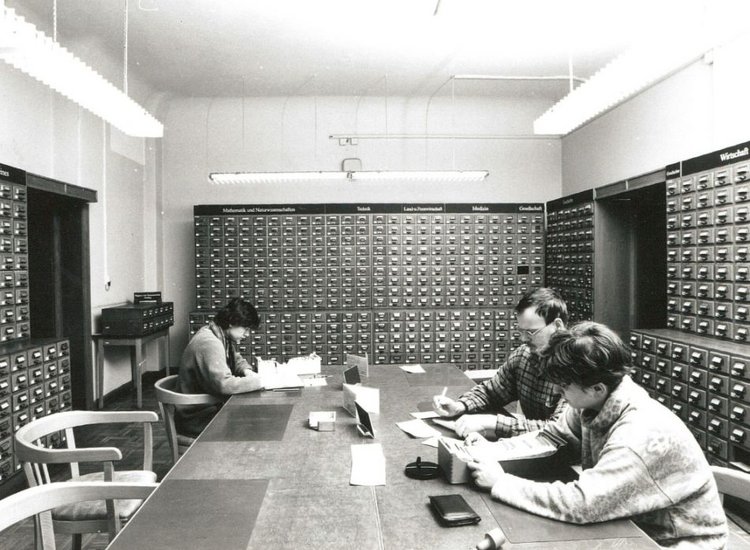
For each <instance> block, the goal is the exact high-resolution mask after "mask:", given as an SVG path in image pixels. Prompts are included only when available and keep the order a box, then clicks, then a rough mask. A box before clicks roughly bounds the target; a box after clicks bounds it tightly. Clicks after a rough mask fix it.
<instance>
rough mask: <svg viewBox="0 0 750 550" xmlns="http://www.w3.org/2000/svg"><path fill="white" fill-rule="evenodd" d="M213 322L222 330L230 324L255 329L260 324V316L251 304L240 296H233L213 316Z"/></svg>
mask: <svg viewBox="0 0 750 550" xmlns="http://www.w3.org/2000/svg"><path fill="white" fill-rule="evenodd" d="M214 323H216V324H217V325H219V326H220V327H221V328H223V329H224V330H226V329H228V328H229V327H230V326H234V327H247V328H249V329H251V330H255V329H256V328H258V327H259V326H260V316H259V315H258V311H257V310H256V309H255V306H254V305H253V304H251V303H250V302H247V301H245V300H243V299H242V298H233V299H232V300H231V301H230V302H229V303H228V304H227V305H225V306H224V308H223V309H221V310H220V311H219V312H218V313H217V314H216V315H215V316H214Z"/></svg>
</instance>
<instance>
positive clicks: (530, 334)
mask: <svg viewBox="0 0 750 550" xmlns="http://www.w3.org/2000/svg"><path fill="white" fill-rule="evenodd" d="M543 328H547V325H544V326H543V327H539V328H537V329H533V330H532V329H527V328H521V329H518V331H519V332H520V333H521V336H525V337H526V338H533V337H534V336H536V334H537V333H538V332H539V331H540V330H542V329H543Z"/></svg>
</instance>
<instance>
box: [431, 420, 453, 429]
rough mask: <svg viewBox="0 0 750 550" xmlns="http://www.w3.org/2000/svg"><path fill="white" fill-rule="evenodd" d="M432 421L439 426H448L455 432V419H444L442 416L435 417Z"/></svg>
mask: <svg viewBox="0 0 750 550" xmlns="http://www.w3.org/2000/svg"><path fill="white" fill-rule="evenodd" d="M432 421H433V422H434V423H435V424H437V425H438V426H442V427H443V428H448V429H449V430H453V431H454V432H455V431H456V421H455V420H443V419H442V418H433V419H432Z"/></svg>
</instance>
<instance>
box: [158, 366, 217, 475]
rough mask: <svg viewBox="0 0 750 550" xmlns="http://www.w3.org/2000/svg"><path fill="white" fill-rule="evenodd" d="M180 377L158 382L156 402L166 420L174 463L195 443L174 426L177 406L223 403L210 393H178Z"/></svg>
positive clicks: (167, 378)
mask: <svg viewBox="0 0 750 550" xmlns="http://www.w3.org/2000/svg"><path fill="white" fill-rule="evenodd" d="M178 378H179V375H177V374H173V375H172V376H167V377H165V378H162V379H161V380H158V381H157V382H156V383H155V384H154V387H155V388H156V400H157V401H158V402H159V410H160V411H161V416H162V418H163V419H164V427H165V429H166V430H167V439H168V440H169V448H170V450H171V451H172V462H173V463H174V462H177V458H178V457H179V456H180V454H182V453H184V452H185V451H186V450H187V448H188V447H190V445H192V444H193V441H195V440H194V439H193V438H192V437H188V436H185V435H180V434H178V433H177V430H176V429H175V425H174V411H175V405H213V404H215V403H221V401H222V400H221V399H219V398H218V397H214V396H213V395H210V394H208V393H180V392H178V391H177V379H178Z"/></svg>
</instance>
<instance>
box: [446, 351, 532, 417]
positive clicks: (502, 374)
mask: <svg viewBox="0 0 750 550" xmlns="http://www.w3.org/2000/svg"><path fill="white" fill-rule="evenodd" d="M519 350H520V348H518V349H517V350H516V351H514V352H513V353H512V354H511V355H510V357H508V360H507V361H506V362H505V363H503V364H502V365H501V366H500V368H498V369H497V372H496V373H495V375H494V376H493V377H492V378H490V379H489V380H485V381H484V382H482V383H481V384H477V385H476V386H474V387H473V388H471V389H470V390H469V391H467V392H466V393H464V394H463V395H461V396H460V397H459V398H458V400H459V401H460V402H461V403H463V404H464V405H465V406H466V412H467V413H469V414H473V413H480V412H486V411H496V410H498V409H501V408H502V407H504V406H505V405H507V404H508V403H510V402H512V401H515V400H516V399H518V394H517V392H516V373H515V368H516V364H517V362H518V361H519V360H521V353H519Z"/></svg>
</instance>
